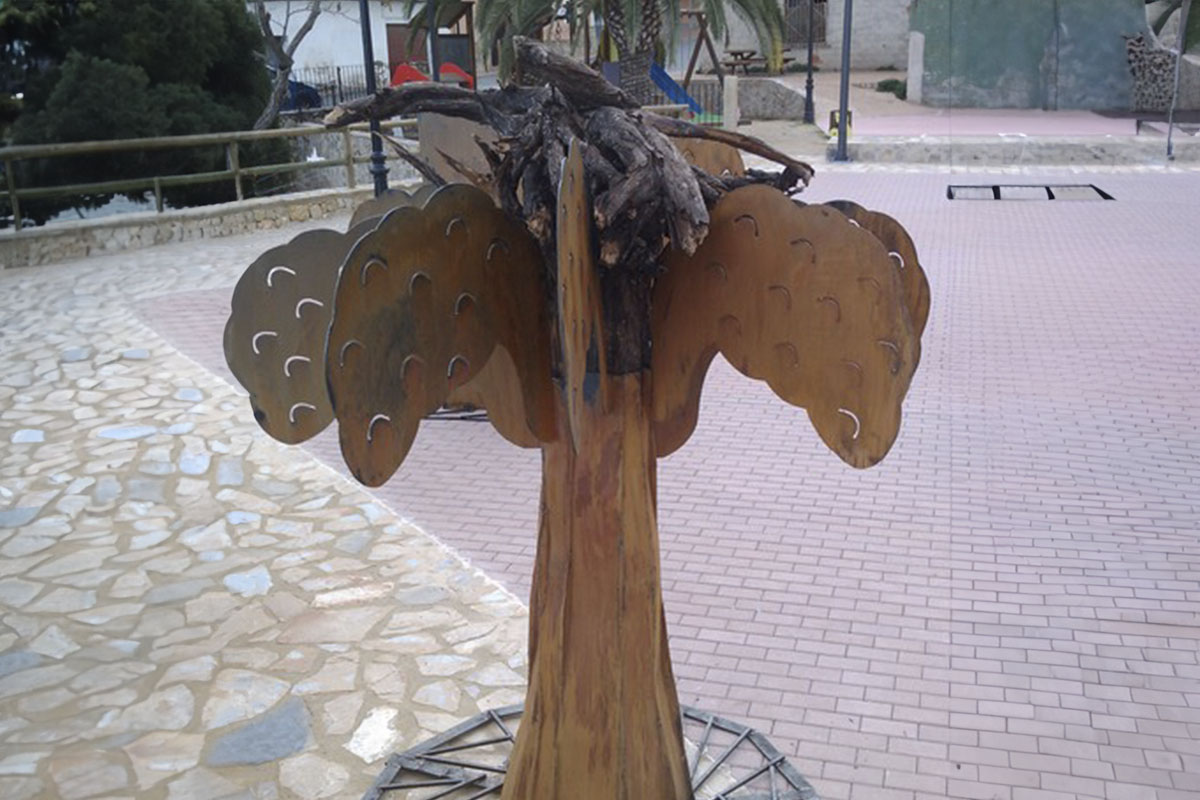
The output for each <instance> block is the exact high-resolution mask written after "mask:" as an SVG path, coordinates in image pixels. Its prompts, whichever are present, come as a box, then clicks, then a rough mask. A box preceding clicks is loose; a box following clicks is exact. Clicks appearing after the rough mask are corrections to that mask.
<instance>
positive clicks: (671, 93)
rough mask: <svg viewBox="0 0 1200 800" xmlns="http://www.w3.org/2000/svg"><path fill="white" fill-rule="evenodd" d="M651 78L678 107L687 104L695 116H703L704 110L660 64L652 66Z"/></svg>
mask: <svg viewBox="0 0 1200 800" xmlns="http://www.w3.org/2000/svg"><path fill="white" fill-rule="evenodd" d="M650 78H651V79H652V80H653V81H654V85H655V86H657V87H658V88H659V89H662V90H663V92H664V93H665V94H666V95H667V97H668V98H669V99H670V101H671V102H672V103H676V104H678V105H684V104H686V105H687V107H688V108H689V109H690V110H691V111H692V113H693V114H703V113H704V109H703V108H701V107H700V104H699V103H697V102H696V101H695V100H694V99H692V96H691V95H689V94H688V93H687V92H685V91H684V90H683V87H682V86H680V85H679V84H678V83H676V82H675V79H674V78H672V77H671V76H670V75H668V74H667V71H666V70H665V69H663V68H662V67H661V66H659V65H658V64H653V63H652V64H651V65H650Z"/></svg>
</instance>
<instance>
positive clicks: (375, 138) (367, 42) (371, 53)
mask: <svg viewBox="0 0 1200 800" xmlns="http://www.w3.org/2000/svg"><path fill="white" fill-rule="evenodd" d="M358 20H359V24H360V25H361V26H362V40H363V69H364V70H365V71H366V77H367V93H368V94H375V90H376V86H375V47H374V45H373V44H372V43H371V9H370V6H369V3H368V0H358ZM370 172H371V175H372V176H373V177H374V178H375V196H376V197H378V196H379V195H381V194H383V193H384V192H386V191H387V188H388V186H387V184H388V182H387V173H388V170H387V164H386V163H385V159H384V157H383V137H381V136H380V135H379V120H378V119H376V118H375V117H371V167H370Z"/></svg>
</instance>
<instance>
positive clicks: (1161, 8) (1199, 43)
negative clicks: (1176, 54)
mask: <svg viewBox="0 0 1200 800" xmlns="http://www.w3.org/2000/svg"><path fill="white" fill-rule="evenodd" d="M1184 5H1185V0H1146V17H1147V19H1148V20H1149V22H1150V27H1151V29H1152V30H1153V31H1154V33H1155V34H1157V35H1160V36H1161V35H1162V32H1163V30H1164V29H1165V28H1166V27H1167V23H1168V22H1170V21H1171V19H1172V18H1173V17H1175V15H1176V14H1179V15H1180V17H1181V19H1180V21H1179V25H1180V27H1181V28H1182V30H1180V32H1179V38H1180V41H1179V50H1180V52H1183V53H1200V6H1196V4H1195V2H1194V0H1193V3H1192V5H1193V6H1194V7H1193V8H1192V9H1191V11H1190V13H1188V14H1187V19H1186V21H1185V20H1184V19H1182V17H1183V16H1184Z"/></svg>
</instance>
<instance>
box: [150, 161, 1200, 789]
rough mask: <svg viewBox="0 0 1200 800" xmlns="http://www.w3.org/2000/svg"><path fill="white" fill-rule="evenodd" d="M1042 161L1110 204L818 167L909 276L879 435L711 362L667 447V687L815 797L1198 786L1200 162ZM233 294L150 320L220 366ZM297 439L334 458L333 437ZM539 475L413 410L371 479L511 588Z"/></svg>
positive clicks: (155, 310)
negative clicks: (890, 240) (907, 252)
mask: <svg viewBox="0 0 1200 800" xmlns="http://www.w3.org/2000/svg"><path fill="white" fill-rule="evenodd" d="M1040 177H1043V176H1039V175H1022V176H1019V178H1014V176H1008V177H1007V182H1017V183H1030V182H1035V181H1037V180H1038V178H1040ZM997 180H998V181H1000V182H1005V179H1004V178H999V179H997ZM1048 180H1049V181H1050V182H1057V183H1063V182H1084V181H1086V182H1095V183H1097V184H1099V185H1100V186H1101V187H1102V188H1104V189H1105V190H1106V191H1108V192H1109V193H1111V194H1112V195H1114V196H1115V197H1116V198H1117V200H1116V201H1115V202H1053V203H1050V202H1032V201H1026V202H986V201H984V202H965V201H954V202H951V201H948V200H946V194H945V191H946V185H947V183H950V182H955V183H981V182H984V181H991V179H990V178H988V177H987V176H983V175H979V174H956V175H950V174H946V173H940V174H939V173H933V172H926V173H920V174H902V173H895V172H882V171H874V172H867V173H855V172H837V171H831V172H828V173H825V174H820V175H819V176H818V178H817V179H816V181H815V182H814V185H813V187H812V188H811V189H810V191H809V193H808V194H807V196H806V199H808V200H810V201H819V200H823V199H832V198H835V197H852V198H854V199H856V200H858V201H859V202H861V203H863V204H865V205H867V206H870V207H874V208H877V209H880V210H884V211H887V212H888V213H891V214H893V215H894V216H896V217H897V218H898V219H900V220H901V221H902V222H903V223H904V224H905V225H906V226H907V227H908V228H909V229H910V230H911V231H912V233H913V236H914V238H915V240H916V242H917V245H918V248H919V250H920V253H921V256H922V261H923V263H924V264H925V265H926V269H927V271H928V273H929V277H930V282H931V284H932V289H933V311H932V315H931V317H930V323H929V328H928V330H927V331H926V334H925V338H924V344H923V347H924V352H923V358H922V365H921V367H920V369H919V371H918V373H917V377H916V380H915V382H914V385H913V388H912V392H911V394H910V396H909V399H908V401H907V403H906V405H905V423H904V428H903V430H902V433H901V435H900V439H899V441H898V442H897V444H896V447H895V449H894V450H893V452H892V453H891V454H890V455H889V457H888V458H887V459H886V460H885V461H884V462H883V463H882V464H881V465H879V466H878V467H876V468H874V469H872V470H869V471H865V472H857V471H854V470H851V469H849V468H848V467H845V466H844V465H843V464H842V463H841V462H840V461H838V460H837V459H836V457H834V456H833V455H831V454H830V453H828V452H827V451H825V450H824V448H823V446H822V445H821V444H820V442H819V440H818V439H817V437H816V435H815V433H814V432H813V431H812V430H811V428H810V426H809V425H808V422H807V420H806V419H805V415H804V413H803V412H802V411H798V410H796V409H793V408H791V407H788V406H786V405H784V404H782V403H781V402H780V401H779V400H778V399H777V398H775V397H774V395H773V394H772V393H771V392H770V391H769V390H768V389H767V388H766V387H765V386H763V385H761V384H757V383H754V382H751V381H749V380H746V379H745V378H742V377H741V376H740V375H738V374H737V373H735V372H734V371H733V370H731V369H730V368H729V367H728V366H726V365H725V364H724V363H722V362H719V361H718V363H717V364H715V365H714V367H713V370H712V372H711V374H710V376H709V379H708V383H707V385H706V389H705V393H704V398H703V402H702V410H701V418H700V425H699V428H698V429H697V431H696V434H695V435H694V437H693V438H692V440H691V441H690V442H689V444H688V445H687V446H686V447H684V448H683V449H682V450H681V451H679V452H678V453H677V454H675V455H673V456H671V457H670V458H667V459H665V460H664V461H663V462H662V463H661V465H660V472H659V498H660V526H661V539H662V548H663V562H664V590H665V592H666V604H667V610H668V615H669V621H670V623H671V624H672V625H673V626H674V627H673V637H672V644H673V648H674V657H675V661H676V665H677V674H678V676H679V678H680V681H679V683H680V693H681V699H682V700H683V701H684V702H685V703H690V704H694V705H699V706H702V707H706V708H708V709H711V710H713V711H717V712H719V713H722V714H725V715H728V716H732V717H743V718H749V719H753V720H754V724H757V725H760V726H761V727H762V728H763V729H764V732H765V733H767V734H769V735H770V736H771V737H772V739H773V741H774V742H775V743H776V745H777V746H779V747H780V749H781V750H783V751H784V752H785V753H787V754H788V755H790V756H792V757H793V759H794V762H795V763H796V764H797V766H798V767H799V768H801V769H802V770H804V771H806V773H807V774H808V777H809V778H810V779H811V780H812V781H813V783H814V784H815V785H816V787H817V788H818V790H819V791H821V792H822V794H823V796H824V797H827V798H846V797H849V798H864V797H865V798H883V797H903V798H915V797H941V796H947V797H952V798H988V799H989V800H991V799H992V798H1003V799H1004V800H1018V798H1020V799H1021V800H1079V798H1086V797H1105V798H1109V799H1110V800H1115V799H1116V798H1136V800H1152V798H1156V797H1157V798H1182V797H1190V798H1195V797H1200V789H1197V788H1196V784H1195V780H1194V775H1195V774H1196V769H1195V767H1196V763H1197V758H1200V746H1197V744H1196V742H1197V741H1200V718H1198V717H1197V715H1196V712H1197V710H1198V709H1200V688H1198V687H1200V657H1198V655H1200V545H1198V543H1197V530H1198V529H1200V488H1198V487H1200V403H1197V401H1196V397H1197V395H1198V394H1200V347H1198V346H1197V345H1198V344H1200V311H1198V309H1200V211H1198V210H1197V205H1196V199H1197V198H1198V197H1200V175H1197V174H1154V175H1146V174H1129V173H1094V174H1087V175H1075V174H1070V173H1062V172H1059V173H1057V174H1054V175H1052V176H1050V177H1049V178H1048ZM265 246H267V245H266V244H263V243H262V241H261V240H255V239H252V238H248V239H246V240H245V247H244V249H243V250H244V256H245V260H246V262H247V263H248V262H249V260H250V258H251V257H252V256H253V254H254V253H255V252H256V250H258V249H261V248H262V247H265ZM226 299H227V298H226V296H222V295H221V294H220V293H201V294H193V295H175V296H167V297H164V298H163V299H162V301H161V302H158V303H155V304H154V305H153V307H149V308H146V309H145V310H144V311H145V317H146V319H147V320H148V321H149V322H150V324H151V325H152V326H153V327H154V328H155V329H157V330H158V331H160V332H161V333H163V335H165V336H166V337H167V338H168V339H170V340H172V341H174V342H175V343H176V344H177V345H178V346H179V347H180V348H181V349H182V350H184V351H185V352H186V353H189V354H191V355H193V357H195V358H196V359H197V360H199V361H201V362H202V363H205V364H207V365H209V366H211V367H212V368H213V369H215V370H217V371H222V372H223V366H222V364H221V356H220V330H221V326H222V324H223V320H224V314H225V303H226ZM308 449H309V450H310V452H313V453H315V454H316V455H317V456H318V457H320V458H322V459H325V460H328V461H329V462H330V463H338V462H339V459H338V455H337V445H336V439H335V438H334V437H333V436H332V435H330V434H328V433H327V434H326V435H324V436H322V437H321V438H320V439H318V440H317V441H316V442H314V443H312V444H311V445H310V446H309V448H308ZM538 470H539V459H538V457H537V454H536V453H535V452H532V451H521V450H517V449H515V448H513V447H511V446H509V445H507V444H506V443H504V442H503V441H502V440H501V439H500V438H499V437H498V436H497V435H496V434H495V433H493V432H492V430H491V429H490V427H489V426H487V425H483V424H478V423H471V422H445V421H430V422H428V423H426V424H425V425H423V426H422V430H421V435H420V436H419V437H418V438H417V443H416V446H415V447H414V448H413V451H412V453H411V454H410V456H409V458H408V461H407V462H406V464H405V466H404V468H403V469H402V470H401V471H400V472H399V473H398V474H397V476H396V477H395V478H393V480H392V481H391V483H390V484H388V485H387V486H386V487H385V488H384V489H382V490H380V491H379V492H378V496H379V497H380V498H381V499H382V500H383V501H385V502H386V503H388V504H389V505H390V506H392V507H393V508H395V509H396V510H397V511H398V512H399V513H401V514H403V515H405V516H407V517H410V518H411V519H413V520H414V521H415V522H417V523H418V524H420V525H421V526H422V527H423V528H425V529H426V530H427V531H429V532H430V533H432V534H433V535H435V536H437V537H439V538H440V539H442V540H443V541H445V542H446V543H447V544H449V545H450V546H452V547H454V548H455V549H457V550H458V551H459V552H461V553H462V554H463V555H464V556H465V557H467V558H468V559H470V560H471V561H472V562H474V563H475V564H476V565H478V566H479V567H481V568H482V569H483V570H484V571H486V572H488V573H489V574H490V575H492V576H493V577H495V578H496V579H498V580H500V581H502V582H503V583H504V584H505V585H507V586H508V587H509V588H511V589H512V590H513V591H515V592H517V593H518V594H522V595H523V594H526V593H527V592H528V589H529V577H530V572H531V568H532V559H533V551H534V531H535V516H536V511H537V495H538ZM868 693H869V694H868ZM1183 755H1187V756H1189V757H1190V758H1191V761H1190V762H1189V763H1190V764H1191V765H1192V766H1191V767H1190V768H1184V765H1183V764H1182V763H1180V760H1179V759H1178V758H1176V756H1183ZM1101 789H1102V790H1103V793H1102V794H1101V793H1098V792H1099V791H1100V790H1101Z"/></svg>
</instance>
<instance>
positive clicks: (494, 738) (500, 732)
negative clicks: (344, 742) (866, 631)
mask: <svg viewBox="0 0 1200 800" xmlns="http://www.w3.org/2000/svg"><path fill="white" fill-rule="evenodd" d="M522 711H523V707H522V706H521V705H512V706H506V707H504V708H499V709H494V710H490V711H485V712H484V713H482V714H478V715H476V716H474V717H471V718H470V719H468V720H467V721H465V722H463V723H461V724H459V725H457V726H455V727H453V728H451V729H450V730H448V731H446V732H445V733H443V734H441V735H440V736H435V737H434V738H432V739H429V740H428V741H426V742H423V743H421V744H419V745H417V746H416V747H414V748H412V749H411V750H406V751H405V752H403V753H397V754H395V755H392V756H391V757H389V758H388V760H387V762H386V764H385V765H384V768H383V772H382V773H380V775H379V778H378V779H376V781H375V784H374V785H373V786H372V787H371V788H370V789H369V790H367V793H366V794H365V795H363V800H479V798H484V797H488V796H491V795H495V796H498V795H499V793H500V790H501V789H502V788H503V786H504V772H505V769H506V768H507V766H508V757H509V754H510V753H511V751H512V744H513V741H514V740H515V738H516V731H517V728H518V727H519V726H520V722H521V712H522ZM682 711H683V728H684V736H685V737H686V743H687V752H688V768H689V772H690V774H691V777H692V790H693V791H694V792H695V793H696V798H697V800H818V798H817V793H816V790H815V789H813V787H812V785H811V784H810V783H809V782H808V781H807V780H805V779H804V776H802V775H801V774H800V773H799V772H797V771H796V768H795V767H793V766H792V765H791V764H789V763H788V761H787V759H786V758H785V757H784V756H783V754H782V753H780V752H779V751H778V750H777V749H776V748H775V747H774V745H772V744H771V743H770V742H769V741H768V740H767V738H766V737H765V736H763V735H762V734H761V733H759V732H758V731H756V730H754V729H752V728H748V727H746V726H745V725H741V724H739V723H737V722H732V721H730V720H727V719H724V718H723V717H718V716H716V715H714V714H710V713H708V712H707V711H701V710H699V709H695V708H689V707H686V706H685V707H684V708H683V709H682Z"/></svg>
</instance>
